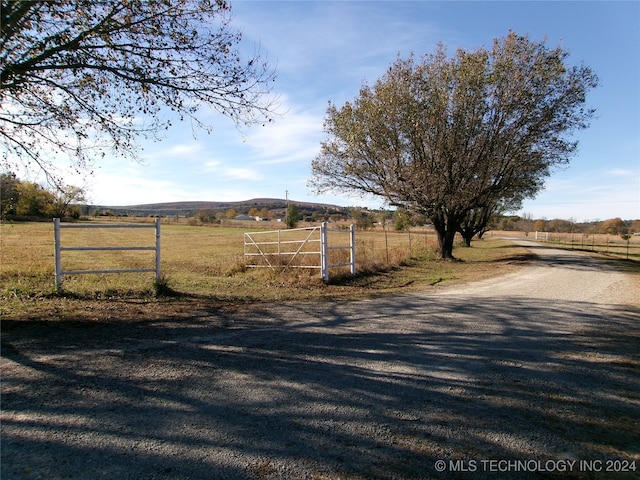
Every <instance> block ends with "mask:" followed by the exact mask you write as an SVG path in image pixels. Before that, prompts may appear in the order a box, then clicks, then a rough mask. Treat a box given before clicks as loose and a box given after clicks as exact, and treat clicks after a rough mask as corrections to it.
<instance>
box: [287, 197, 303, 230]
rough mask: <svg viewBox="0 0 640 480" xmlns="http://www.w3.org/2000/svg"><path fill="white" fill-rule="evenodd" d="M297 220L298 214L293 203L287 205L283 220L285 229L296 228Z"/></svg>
mask: <svg viewBox="0 0 640 480" xmlns="http://www.w3.org/2000/svg"><path fill="white" fill-rule="evenodd" d="M299 220H300V214H299V213H298V207H297V206H296V205H295V204H293V203H291V204H289V206H288V207H287V215H286V217H285V218H284V222H285V224H286V225H287V228H296V227H297V226H298V221H299Z"/></svg>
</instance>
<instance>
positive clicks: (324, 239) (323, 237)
mask: <svg viewBox="0 0 640 480" xmlns="http://www.w3.org/2000/svg"><path fill="white" fill-rule="evenodd" d="M320 271H321V272H322V279H323V280H324V281H325V282H328V281H329V238H328V232H327V222H322V225H320Z"/></svg>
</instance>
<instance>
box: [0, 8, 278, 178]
mask: <svg viewBox="0 0 640 480" xmlns="http://www.w3.org/2000/svg"><path fill="white" fill-rule="evenodd" d="M230 21H231V15H230V6H229V5H228V4H227V2H226V1H225V0H118V1H114V0H51V1H34V0H1V13H0V25H2V31H1V34H0V149H2V150H3V162H4V164H5V168H7V167H9V168H11V167H12V165H13V164H18V163H21V164H25V163H35V164H36V165H38V166H40V167H41V168H43V169H44V170H45V171H47V172H50V171H51V170H50V167H51V164H50V163H49V162H48V158H49V157H48V156H47V155H45V153H44V152H48V154H51V153H52V152H53V154H58V155H59V154H66V155H69V156H70V157H71V158H72V163H73V165H75V166H76V167H83V166H86V165H87V163H88V162H89V161H91V160H93V159H95V158H96V154H97V155H98V156H101V155H104V154H105V151H107V150H108V149H113V150H115V151H118V152H121V153H125V154H131V153H134V152H135V139H136V137H137V136H139V135H140V134H142V135H145V136H149V137H155V138H158V134H159V132H161V131H163V130H164V129H166V128H167V127H168V125H169V117H168V116H165V115H163V112H168V111H169V110H168V109H170V110H172V111H173V112H174V114H175V115H176V116H177V117H178V118H180V119H185V118H190V119H191V120H192V121H193V123H194V124H196V125H198V126H199V127H203V128H204V129H207V130H208V129H210V128H211V125H210V124H207V123H206V122H204V121H203V119H204V118H206V112H204V113H203V111H202V110H201V108H202V107H207V108H208V109H211V108H212V109H214V110H217V111H218V112H220V113H222V114H223V115H226V116H228V117H230V118H231V119H233V120H234V121H235V122H236V124H237V125H243V124H252V123H254V122H262V121H266V120H268V119H269V118H270V113H271V111H272V107H273V98H272V97H270V96H269V95H265V94H267V93H269V92H270V88H271V87H270V82H271V81H272V80H273V78H274V72H273V71H272V70H270V69H269V67H268V66H267V64H266V63H265V61H264V60H263V59H261V57H260V55H259V52H258V51H254V53H253V55H251V56H250V58H243V56H242V55H241V53H240V41H241V34H240V32H239V31H238V30H236V29H234V28H233V27H232V26H231V23H230Z"/></svg>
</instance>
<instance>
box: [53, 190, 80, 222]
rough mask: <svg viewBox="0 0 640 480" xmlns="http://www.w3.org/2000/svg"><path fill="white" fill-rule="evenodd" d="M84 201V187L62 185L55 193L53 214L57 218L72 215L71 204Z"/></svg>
mask: <svg viewBox="0 0 640 480" xmlns="http://www.w3.org/2000/svg"><path fill="white" fill-rule="evenodd" d="M84 202H86V197H85V192H84V189H82V188H80V187H74V186H73V185H66V186H61V187H59V188H58V189H57V191H56V192H55V194H54V198H53V216H54V217H57V218H62V217H66V216H72V212H71V211H70V206H71V205H72V204H74V203H76V204H80V203H84Z"/></svg>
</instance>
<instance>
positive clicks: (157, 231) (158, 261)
mask: <svg viewBox="0 0 640 480" xmlns="http://www.w3.org/2000/svg"><path fill="white" fill-rule="evenodd" d="M159 280H160V218H156V282H158V281H159Z"/></svg>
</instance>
